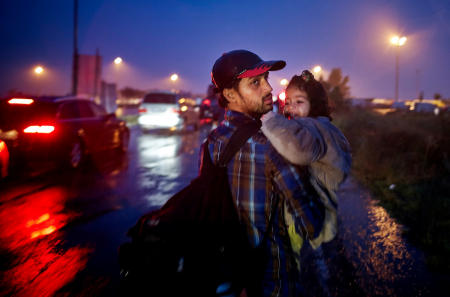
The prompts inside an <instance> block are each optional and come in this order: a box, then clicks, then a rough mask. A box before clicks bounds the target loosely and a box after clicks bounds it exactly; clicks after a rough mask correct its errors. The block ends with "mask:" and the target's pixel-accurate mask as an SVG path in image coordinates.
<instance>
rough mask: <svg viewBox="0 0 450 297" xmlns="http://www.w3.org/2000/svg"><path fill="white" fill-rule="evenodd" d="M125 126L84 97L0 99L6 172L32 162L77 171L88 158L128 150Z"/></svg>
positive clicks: (0, 137) (0, 138)
mask: <svg viewBox="0 0 450 297" xmlns="http://www.w3.org/2000/svg"><path fill="white" fill-rule="evenodd" d="M129 137H130V132H129V129H128V127H127V126H126V123H125V122H124V121H122V120H120V119H118V118H116V116H115V114H114V113H110V114H108V113H107V112H106V111H105V109H104V108H103V107H102V106H100V105H98V104H96V103H95V102H93V101H92V100H89V99H83V98H78V97H30V98H9V99H3V100H0V140H2V141H3V142H4V143H5V144H6V147H7V149H8V150H9V155H10V156H9V158H10V160H9V164H10V168H23V167H24V166H27V165H30V164H32V163H35V162H42V161H44V162H47V161H48V162H55V163H57V164H60V165H65V166H66V167H69V168H73V169H75V168H79V167H81V166H82V165H83V164H84V163H85V161H86V160H87V157H88V156H93V155H94V154H96V153H99V152H103V151H105V150H110V149H114V150H116V151H118V152H121V153H124V152H126V151H127V150H128V142H129Z"/></svg>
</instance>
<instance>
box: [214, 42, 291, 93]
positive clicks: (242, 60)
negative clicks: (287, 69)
mask: <svg viewBox="0 0 450 297" xmlns="http://www.w3.org/2000/svg"><path fill="white" fill-rule="evenodd" d="M284 66H286V62H285V61H282V60H278V61H264V60H263V59H261V58H260V57H259V56H258V55H256V54H254V53H252V52H250V51H247V50H234V51H231V52H227V53H225V54H223V55H222V56H221V57H220V58H219V59H217V60H216V62H215V63H214V66H213V69H212V72H211V80H212V82H213V83H214V85H215V86H216V87H217V88H218V89H219V90H223V89H224V88H227V87H230V83H231V82H232V81H233V80H234V79H236V78H244V77H253V76H257V75H260V74H262V73H264V72H266V71H269V70H272V71H273V70H280V69H283V68H284Z"/></svg>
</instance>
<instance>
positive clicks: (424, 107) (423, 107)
mask: <svg viewBox="0 0 450 297" xmlns="http://www.w3.org/2000/svg"><path fill="white" fill-rule="evenodd" d="M410 110H411V111H413V112H420V113H434V114H435V115H438V114H439V112H440V110H439V107H438V106H437V105H435V104H433V103H427V102H414V103H413V104H412V105H411V108H410Z"/></svg>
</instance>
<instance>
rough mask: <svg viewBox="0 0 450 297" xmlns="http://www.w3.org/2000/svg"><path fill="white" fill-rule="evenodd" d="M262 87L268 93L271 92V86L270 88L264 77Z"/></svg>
mask: <svg viewBox="0 0 450 297" xmlns="http://www.w3.org/2000/svg"><path fill="white" fill-rule="evenodd" d="M263 87H264V91H266V92H269V93H272V91H273V88H272V86H271V85H270V84H269V82H268V81H267V79H264V83H263Z"/></svg>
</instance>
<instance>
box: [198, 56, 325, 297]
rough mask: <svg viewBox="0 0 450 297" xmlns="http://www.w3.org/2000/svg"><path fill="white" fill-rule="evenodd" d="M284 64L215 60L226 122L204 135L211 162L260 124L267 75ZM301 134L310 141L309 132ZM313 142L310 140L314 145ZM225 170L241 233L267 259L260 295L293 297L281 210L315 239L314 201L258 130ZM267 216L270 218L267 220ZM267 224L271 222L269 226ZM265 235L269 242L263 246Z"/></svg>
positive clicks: (267, 97) (267, 100)
mask: <svg viewBox="0 0 450 297" xmlns="http://www.w3.org/2000/svg"><path fill="white" fill-rule="evenodd" d="M285 65H286V62H284V61H263V60H262V59H261V58H260V57H258V56H257V55H256V54H254V53H252V52H249V51H246V50H235V51H231V52H228V53H225V54H223V55H222V56H221V57H220V58H219V59H217V61H216V62H215V64H214V67H213V69H212V73H211V78H212V81H213V83H214V85H215V86H216V87H217V89H218V91H219V93H220V98H219V104H220V105H221V106H222V107H224V108H225V109H226V114H225V120H224V121H223V122H222V123H220V125H219V126H218V127H217V128H216V129H215V130H213V131H212V132H211V133H210V135H209V136H208V148H209V152H210V154H211V159H212V160H213V161H214V162H215V163H217V160H218V158H219V156H220V154H221V153H222V152H223V149H224V147H225V146H226V145H227V143H228V141H229V139H230V137H231V135H232V133H233V132H234V131H235V130H236V129H239V127H242V125H246V124H249V123H250V122H252V123H255V122H256V123H257V124H259V125H260V117H261V116H262V115H263V114H265V113H267V112H269V111H270V110H272V107H273V101H272V94H271V92H272V87H271V86H270V84H269V82H268V75H269V72H268V71H270V70H271V71H274V70H280V69H282V68H284V66H285ZM305 135H306V136H305V137H315V136H314V135H315V134H314V133H312V134H309V133H305ZM308 141H311V138H310V139H308ZM318 141H319V140H317V141H316V140H315V139H312V142H313V143H317V142H318ZM202 154H203V151H202ZM201 160H202V158H201ZM227 168H228V177H229V183H230V189H231V192H232V195H233V199H234V202H235V204H236V207H237V210H238V214H239V219H240V221H241V223H242V224H243V225H244V226H245V228H246V233H247V235H248V238H249V241H250V244H251V245H252V246H253V247H258V246H259V245H260V244H263V245H264V246H263V248H264V249H265V254H267V257H266V258H267V259H261V261H265V263H264V267H265V268H264V274H263V276H262V278H263V279H262V291H263V295H264V296H298V292H299V284H298V278H297V277H298V275H297V274H296V271H295V265H294V264H293V263H294V259H293V255H292V253H291V252H290V242H289V236H288V233H287V232H288V231H287V230H286V226H285V224H284V215H283V213H284V209H283V206H284V205H288V206H289V207H291V208H292V209H293V210H294V213H295V214H296V218H297V221H298V225H299V226H300V229H301V230H300V231H301V233H302V235H304V236H305V237H308V238H313V237H315V236H316V235H317V234H318V232H319V231H320V227H321V226H320V223H319V221H320V220H319V219H318V218H317V216H316V215H315V213H314V212H315V210H316V209H315V205H314V203H313V199H311V195H310V194H308V192H307V189H306V187H305V186H304V184H303V182H302V178H301V177H300V175H299V173H298V171H297V170H296V169H295V168H294V167H293V166H292V165H290V164H289V163H288V162H287V161H286V160H285V159H283V158H282V157H281V156H280V155H279V154H278V153H277V152H276V151H275V149H274V148H273V147H272V145H271V144H270V142H269V141H268V140H267V138H266V137H265V136H264V135H263V134H262V133H261V131H258V132H257V133H256V134H255V135H253V136H252V137H251V138H250V139H249V140H248V141H247V143H246V144H244V146H242V148H241V149H240V151H238V153H237V154H236V155H235V156H234V158H233V159H232V160H231V161H230V163H229V164H228V166H227ZM303 179H304V178H303ZM285 202H287V204H285ZM274 208H275V209H274ZM273 209H274V211H272V210H273ZM272 213H273V214H274V218H273V220H272V221H271V220H270V217H271V215H272ZM269 222H272V223H271V224H270V226H269ZM265 235H266V236H268V240H265V241H263V238H264V236H265ZM247 293H249V295H250V292H247Z"/></svg>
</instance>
